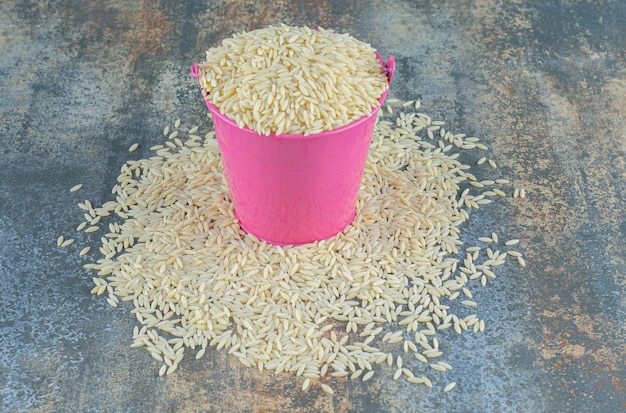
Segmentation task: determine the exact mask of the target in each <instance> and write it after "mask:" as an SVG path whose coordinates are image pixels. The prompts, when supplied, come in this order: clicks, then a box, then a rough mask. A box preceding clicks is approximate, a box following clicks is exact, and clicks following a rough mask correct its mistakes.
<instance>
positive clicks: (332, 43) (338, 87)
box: [199, 25, 389, 135]
mask: <svg viewBox="0 0 626 413" xmlns="http://www.w3.org/2000/svg"><path fill="white" fill-rule="evenodd" d="M199 82H200V86H201V89H202V91H203V94H204V95H205V99H208V100H209V101H210V102H211V103H212V104H213V105H215V106H216V107H217V108H218V109H219V111H220V112H221V113H222V114H224V115H226V116H227V117H229V118H230V119H233V120H235V121H236V122H237V124H238V125H239V126H240V127H247V128H249V129H252V130H255V131H257V132H259V133H261V134H264V135H269V134H272V133H273V134H277V135H280V134H304V135H309V134H314V133H319V132H322V131H328V130H331V129H336V128H339V127H341V126H344V125H347V124H349V123H351V122H353V121H355V120H357V119H359V118H361V117H363V116H367V115H369V114H370V113H371V112H372V110H373V109H374V108H376V107H377V106H378V105H379V101H378V100H379V98H380V97H381V95H382V94H383V92H384V91H385V90H387V88H388V87H389V82H388V79H387V75H386V73H384V72H383V70H382V68H381V62H380V61H379V59H378V58H377V57H376V55H375V50H374V49H373V48H372V47H371V46H370V45H369V44H367V43H364V42H361V41H359V40H357V39H355V38H353V37H351V36H350V35H348V34H336V33H334V32H333V31H331V30H324V29H318V30H317V31H316V30H312V29H310V28H308V27H291V26H286V25H282V26H280V27H273V26H270V27H267V28H264V29H259V30H254V31H250V32H244V33H240V34H235V35H234V36H233V37H231V38H228V39H225V40H224V41H223V42H222V45H221V46H218V47H214V48H211V49H209V50H208V51H207V52H206V61H205V62H203V63H201V64H200V65H199Z"/></svg>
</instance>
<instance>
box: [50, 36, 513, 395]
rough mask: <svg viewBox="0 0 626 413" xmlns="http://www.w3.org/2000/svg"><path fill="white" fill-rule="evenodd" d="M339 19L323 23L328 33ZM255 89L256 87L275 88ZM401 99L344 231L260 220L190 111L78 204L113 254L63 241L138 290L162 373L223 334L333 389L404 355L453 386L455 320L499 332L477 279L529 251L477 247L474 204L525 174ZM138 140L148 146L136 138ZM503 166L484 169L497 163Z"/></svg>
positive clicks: (283, 125)
mask: <svg viewBox="0 0 626 413" xmlns="http://www.w3.org/2000/svg"><path fill="white" fill-rule="evenodd" d="M272 30H287V28H286V27H282V28H279V29H272ZM289 30H292V29H291V28H289ZM303 30H308V29H303ZM325 33H326V32H324V31H320V32H319V36H320V37H319V38H317V40H316V41H315V43H317V42H318V41H321V40H320V39H321V38H324V37H323V36H324V35H325ZM315 34H317V32H315ZM293 36H296V34H295V33H294V34H293ZM330 37H331V38H336V37H337V36H336V35H333V36H330ZM290 40H291V38H284V39H283V41H285V42H287V41H289V44H291V41H290ZM295 40H297V39H296V38H294V41H295ZM309 43H310V42H309ZM304 44H306V42H304ZM366 54H371V55H373V53H366ZM263 61H265V60H263ZM224 62H225V61H224ZM224 62H222V63H224ZM250 64H252V63H250ZM376 65H377V67H378V68H380V65H379V64H378V62H376ZM226 66H227V65H226ZM204 70H205V71H208V70H210V69H209V67H208V66H206V65H205V66H204ZM206 73H208V72H205V74H206ZM228 73H229V72H227V71H224V73H222V75H223V77H222V78H221V81H223V82H224V83H228V82H229V81H230V79H232V76H233V74H232V73H231V74H228ZM300 76H302V77H303V78H304V76H305V75H304V71H303V72H302V73H300ZM329 76H331V75H329ZM311 78H314V77H313V76H311ZM203 79H204V81H205V82H206V77H203ZM307 79H308V78H307ZM216 84H217V83H216ZM266 86H267V85H266ZM266 86H263V87H262V88H261V89H263V88H264V89H267V87H266ZM283 86H284V85H283ZM245 87H246V88H248V89H247V90H250V91H251V92H250V93H252V94H254V93H260V92H259V90H261V89H255V85H252V86H245ZM285 87H288V86H285ZM289 87H293V84H292V83H289ZM279 88H280V86H279ZM271 90H272V86H270V87H269V90H268V91H267V93H268V94H267V96H266V95H262V94H261V95H259V96H262V97H263V99H261V100H257V102H258V101H261V102H266V103H267V106H265V103H264V104H263V105H264V106H263V107H261V105H259V107H257V108H255V107H254V106H252V107H249V106H246V105H247V103H245V102H240V103H239V104H237V105H235V104H233V105H231V108H236V109H233V110H234V112H235V113H239V114H241V116H242V118H241V119H242V120H245V119H248V120H250V119H256V118H255V116H256V117H259V116H260V118H259V119H261V120H262V119H263V116H264V115H263V111H264V110H269V109H268V108H269V107H275V106H272V105H274V104H275V102H276V96H274V95H273V93H272V92H271ZM279 90H280V89H279ZM381 90H382V89H381ZM333 93H334V92H333ZM377 93H378V92H377ZM251 96H252V95H251ZM270 96H273V97H270ZM303 96H304V97H306V95H304V92H303ZM321 96H324V94H323V93H322V94H321ZM214 97H215V96H214ZM304 97H303V98H302V99H303V101H307V102H308V100H306V99H304ZM218 98H219V95H218ZM264 99H265V100H264ZM221 102H224V101H221ZM218 103H220V100H219V99H217V100H216V104H218ZM388 103H389V104H390V105H388V106H387V109H388V113H387V114H383V113H381V112H379V117H382V118H381V121H379V122H378V124H377V126H376V130H375V132H374V138H373V142H372V147H371V150H370V154H369V156H368V160H367V165H366V168H365V174H364V178H363V184H364V185H363V189H362V191H361V192H360V193H359V199H358V202H357V216H356V218H355V220H354V221H353V222H352V224H351V225H349V226H348V227H347V228H346V229H345V230H344V231H342V232H341V233H339V234H337V235H336V236H334V237H332V238H331V239H328V240H325V241H320V242H314V243H311V244H307V245H302V246H297V247H280V246H277V245H270V244H267V243H265V242H262V241H259V239H257V238H256V237H255V236H254V235H250V234H246V233H244V232H243V231H242V230H241V229H240V228H239V225H238V223H237V220H236V218H235V216H234V212H233V207H232V204H231V201H230V198H229V193H228V189H227V187H226V184H225V179H224V175H223V170H222V165H221V161H220V153H219V150H218V147H217V144H216V140H215V133H214V132H213V131H209V132H208V133H206V135H204V136H202V135H201V134H200V133H199V132H198V127H197V126H194V127H191V128H189V129H187V128H183V127H182V126H181V124H180V121H176V122H175V123H174V125H173V126H174V127H173V128H172V129H170V127H169V126H168V127H166V128H165V130H164V135H165V136H166V137H167V139H166V142H165V143H164V144H163V145H155V146H153V147H152V148H151V150H152V151H153V152H154V153H153V154H151V156H149V157H147V158H144V159H139V160H133V161H128V162H127V163H126V164H124V165H123V166H122V168H121V174H120V175H119V177H118V183H117V184H116V185H115V186H114V187H113V190H112V193H113V194H114V195H115V200H111V201H107V202H104V203H103V204H102V205H101V206H94V205H92V203H91V202H89V201H88V200H85V201H83V202H79V203H78V206H79V208H80V210H81V214H83V213H84V217H85V222H82V223H81V224H80V225H79V226H78V227H77V228H76V230H77V231H78V232H82V233H81V234H79V235H78V237H77V240H78V241H79V242H80V241H83V242H85V241H88V240H89V237H92V236H94V235H98V234H97V232H99V231H101V230H100V228H101V227H105V225H107V223H108V230H109V231H108V233H106V234H104V235H103V236H102V237H101V238H100V243H101V246H100V247H99V249H98V251H99V253H100V257H99V258H95V257H93V254H95V251H93V252H90V249H89V248H88V247H83V248H81V247H76V246H75V245H74V240H73V239H65V237H64V236H60V237H59V238H58V240H56V242H57V245H59V246H63V247H65V248H78V249H77V254H79V255H80V256H85V257H86V258H88V257H91V258H93V261H92V262H90V263H87V264H85V267H86V268H89V269H92V270H94V271H96V272H97V276H96V277H94V278H93V281H94V283H95V287H94V288H93V290H92V293H94V294H98V295H101V294H106V295H108V298H107V302H108V303H109V304H110V305H112V306H114V307H116V306H117V305H118V304H119V303H120V300H121V301H122V302H130V303H132V305H133V307H134V309H133V310H132V311H131V313H132V314H134V316H135V317H136V318H137V321H138V322H139V324H140V326H136V327H135V328H134V331H133V338H134V341H133V343H132V345H131V346H132V347H144V348H146V349H147V350H148V351H149V354H150V355H151V356H152V357H153V358H154V359H156V360H158V361H159V362H161V363H163V364H162V366H161V368H160V369H159V374H160V375H167V374H171V373H173V372H174V371H175V370H176V369H177V367H178V366H179V363H180V361H181V360H182V358H183V355H184V352H185V350H186V349H195V350H196V358H201V357H202V356H203V355H204V354H205V351H206V350H207V349H208V347H210V346H213V347H216V348H217V349H218V350H219V349H222V348H223V349H227V350H228V352H229V354H231V355H232V356H234V357H236V358H237V359H238V360H239V361H240V362H241V363H242V364H243V365H245V366H248V367H255V368H258V369H259V370H264V369H267V370H272V371H274V372H275V373H276V374H278V373H281V372H288V373H291V374H294V375H295V376H298V377H299V379H298V380H299V386H301V388H302V389H303V390H306V389H308V388H309V387H310V386H311V385H313V384H316V383H317V384H319V388H320V389H321V390H322V391H324V392H326V393H329V394H333V393H334V390H333V387H334V386H335V385H336V384H340V385H342V386H343V384H341V382H340V383H337V382H336V381H334V382H333V381H331V376H332V377H333V378H334V380H339V381H341V380H344V379H342V377H347V378H351V379H359V380H363V381H367V380H370V379H372V377H373V374H374V372H375V371H376V370H379V369H380V368H376V365H377V364H385V365H388V366H393V368H392V370H391V372H392V374H393V378H394V380H397V379H400V378H404V379H405V380H406V381H407V382H409V383H413V384H418V385H426V386H428V387H431V386H432V385H433V384H432V382H431V380H430V378H432V377H433V376H432V375H431V374H429V373H430V372H440V373H436V374H444V377H445V378H444V377H442V378H440V379H438V380H437V381H438V384H441V386H442V388H443V389H444V391H445V392H447V391H450V390H452V389H453V388H454V387H455V386H456V382H451V381H450V380H449V378H450V374H451V372H450V370H451V369H452V366H451V365H450V364H448V363H446V362H445V361H443V360H442V358H443V357H444V356H445V350H446V348H447V346H446V345H445V344H440V339H441V338H442V337H441V334H444V337H445V335H446V334H449V333H450V332H451V331H452V332H456V333H457V334H462V333H464V332H466V331H474V332H479V331H483V330H484V328H485V323H484V321H483V320H481V319H480V318H479V317H478V315H476V314H475V313H473V310H474V307H475V306H476V305H477V303H476V302H475V301H473V298H472V292H471V290H470V288H471V287H472V286H474V285H475V284H479V285H482V286H485V285H487V282H488V280H490V279H493V278H495V274H494V267H496V266H499V265H502V264H504V263H505V262H506V258H507V257H514V258H516V259H517V261H518V262H519V263H520V265H522V266H524V265H525V262H524V261H523V258H522V254H521V253H520V252H518V251H515V250H513V249H511V248H510V247H513V246H515V245H516V244H518V240H517V239H512V240H509V241H501V240H499V239H498V236H497V235H496V234H488V235H489V236H485V237H479V238H478V239H477V243H476V244H475V245H474V246H471V247H468V248H465V250H464V251H463V250H462V249H461V247H462V245H463V243H462V242H461V240H460V237H459V234H460V232H461V228H460V226H461V225H462V224H463V223H464V222H465V221H466V220H467V219H469V211H470V210H471V209H475V208H479V207H480V206H481V205H484V204H488V203H490V202H491V199H495V198H499V197H503V196H505V192H504V191H502V190H501V189H498V188H497V187H498V186H503V185H508V184H509V183H510V182H509V181H508V180H506V179H495V177H494V179H485V180H482V181H479V180H478V179H477V178H476V177H475V176H474V175H473V174H472V173H470V172H469V169H470V166H469V165H466V164H463V163H461V162H460V161H459V160H458V159H457V158H458V155H459V154H458V152H457V151H456V150H459V149H463V150H470V151H471V150H486V149H487V147H486V146H484V145H483V144H481V143H479V142H478V139H477V138H473V137H466V136H465V135H464V134H460V133H456V134H453V133H451V132H450V131H447V130H445V129H444V128H443V125H444V122H441V121H434V120H432V119H431V117H430V116H428V115H426V114H424V113H420V112H417V109H418V108H419V105H420V103H419V101H418V102H414V101H410V102H406V103H405V104H403V105H402V107H400V110H401V113H399V114H398V115H395V116H394V115H392V113H394V111H393V110H392V109H391V105H393V104H395V103H398V102H397V101H395V100H389V101H388ZM371 104H374V105H375V104H376V102H375V100H374V101H372V102H371ZM278 105H279V107H280V102H279V103H278ZM294 107H295V106H294ZM221 110H224V111H225V112H226V113H228V111H229V110H230V109H228V108H224V107H223V108H222V109H221ZM272 110H273V109H272ZM362 110H363V111H365V112H366V113H367V112H368V111H369V110H371V109H368V108H367V105H364V106H362ZM245 113H247V114H248V115H247V116H248V118H246V117H245V116H244V115H243V114H245ZM291 113H293V119H291V116H289V117H288V119H289V122H287V120H285V119H284V120H283V121H282V122H278V123H276V122H274V123H273V124H272V122H266V123H263V122H256V123H255V122H251V123H250V124H248V126H250V127H255V125H257V126H259V125H265V127H266V129H263V131H262V133H276V132H283V131H290V132H293V133H305V131H306V130H310V129H308V128H309V126H310V125H309V126H307V125H306V122H307V121H308V120H309V118H308V117H306V116H304V115H303V116H298V114H297V113H296V112H291ZM329 113H331V115H332V111H329ZM342 113H343V112H342ZM346 113H347V111H346ZM235 116H236V115H235ZM250 116H251V118H250ZM354 116H357V117H360V116H362V114H359V113H358V112H357V111H355V112H354ZM385 116H388V117H392V119H391V120H387V119H385ZM341 117H342V118H344V116H343V115H342V116H341ZM328 119H331V118H328ZM332 119H333V120H332V121H330V120H329V122H328V123H325V124H324V127H326V126H328V127H334V125H335V124H334V123H333V122H335V120H337V119H338V117H337V116H332ZM345 121H349V120H348V115H346V116H345V119H344V120H343V122H345ZM339 122H342V121H339ZM270 125H273V126H270ZM272 128H276V129H275V130H273V129H272ZM299 128H304V129H299ZM185 136H186V137H185ZM131 148H132V150H133V151H135V150H137V151H138V152H139V153H141V148H138V147H137V146H136V145H133V146H131ZM481 159H482V158H481ZM479 163H480V164H482V163H483V162H479ZM489 165H490V166H491V168H486V169H487V170H486V171H483V172H482V173H483V174H487V175H488V174H490V173H491V171H492V170H493V168H495V163H493V164H492V163H491V162H490V163H489ZM463 186H465V187H466V188H465V189H462V187H463ZM489 188H491V189H489ZM81 190H84V189H82V186H81V185H80V184H79V185H75V186H74V187H72V188H71V192H73V193H75V194H76V193H79V191H81ZM92 233H93V234H92ZM77 244H78V243H77ZM468 310H470V311H468ZM446 330H447V331H446ZM429 377H430V378H429Z"/></svg>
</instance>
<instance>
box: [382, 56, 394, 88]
mask: <svg viewBox="0 0 626 413" xmlns="http://www.w3.org/2000/svg"><path fill="white" fill-rule="evenodd" d="M383 71H384V72H386V73H387V78H388V79H389V85H390V86H391V79H392V78H393V73H394V72H395V71H396V59H395V58H394V57H393V55H389V57H388V58H387V63H385V64H384V66H383Z"/></svg>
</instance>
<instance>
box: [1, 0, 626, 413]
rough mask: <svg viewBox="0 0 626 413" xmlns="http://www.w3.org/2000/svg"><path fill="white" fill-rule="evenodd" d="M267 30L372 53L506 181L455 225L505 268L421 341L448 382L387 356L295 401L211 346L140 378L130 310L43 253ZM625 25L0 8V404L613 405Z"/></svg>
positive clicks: (126, 7)
mask: <svg viewBox="0 0 626 413" xmlns="http://www.w3.org/2000/svg"><path fill="white" fill-rule="evenodd" d="M279 23H288V24H293V25H308V26H312V27H316V26H322V27H325V28H334V29H336V30H339V31H342V32H348V33H350V34H352V35H354V36H356V37H358V38H360V39H362V40H365V41H367V42H369V43H371V44H372V45H373V46H374V47H375V48H376V49H378V50H379V51H380V52H381V54H383V56H388V55H390V54H393V55H394V56H395V57H396V61H397V66H398V68H397V72H396V77H395V79H394V85H393V87H392V91H391V92H390V97H396V98H400V99H414V98H420V99H421V100H422V102H423V111H424V112H426V113H429V114H430V115H432V116H433V117H436V118H438V119H443V120H445V121H446V124H447V125H449V126H448V127H449V128H451V129H452V130H456V131H462V132H467V133H470V134H472V135H475V136H478V137H480V138H481V141H483V142H484V143H486V144H487V145H488V146H489V148H490V152H489V153H490V156H492V157H493V159H495V160H496V161H497V162H498V168H497V170H496V171H497V174H496V173H495V172H493V171H492V172H489V171H488V170H487V169H484V168H483V169H482V170H483V171H484V173H485V176H492V175H493V176H495V175H494V174H496V175H498V176H499V177H505V178H511V179H512V181H513V185H514V186H516V187H523V188H525V190H526V192H527V197H526V198H525V199H515V198H512V197H507V198H505V199H503V200H501V201H498V202H495V203H493V204H490V205H488V206H486V207H485V208H481V209H480V210H478V211H476V212H473V213H472V219H471V220H470V221H469V223H468V225H466V226H465V227H464V228H463V232H462V237H464V239H467V240H471V239H476V237H478V236H483V235H485V234H490V233H491V232H492V231H495V232H497V233H498V234H500V235H501V237H516V238H519V239H520V240H522V244H521V246H520V250H522V251H523V252H524V254H525V257H526V262H527V265H526V267H525V268H521V267H519V266H517V265H506V266H504V267H502V268H499V269H498V274H497V275H498V278H497V279H496V280H495V281H494V282H493V283H491V284H490V285H489V286H488V287H487V288H482V289H478V291H477V292H476V301H477V302H478V303H479V307H478V308H477V310H476V311H477V313H478V314H479V315H480V317H482V318H483V319H484V320H485V322H486V327H487V328H486V331H485V332H484V333H481V334H464V335H462V336H456V335H454V334H450V335H448V336H446V337H445V339H444V340H443V345H445V349H446V352H447V354H448V359H449V360H453V364H454V370H453V371H452V372H450V373H448V376H447V380H449V381H456V382H457V383H458V384H457V388H456V389H455V390H454V391H453V392H450V393H447V394H443V393H442V388H443V385H445V382H443V381H441V380H439V379H438V380H439V382H438V383H437V384H438V386H436V387H435V388H433V389H428V388H425V387H423V386H414V385H411V384H409V383H407V382H406V381H403V380H398V381H393V380H392V376H393V371H392V370H391V369H390V368H389V369H386V370H385V369H383V370H382V372H381V373H380V374H377V375H375V376H374V378H373V379H372V380H370V381H368V382H366V383H363V382H360V381H340V382H338V384H336V385H335V390H336V395H335V396H333V397H330V396H328V395H326V394H324V393H322V392H321V391H320V390H319V388H317V387H316V388H313V389H311V390H310V391H309V392H307V393H302V392H301V391H300V389H299V388H300V385H301V382H300V381H297V380H295V379H294V378H293V377H292V376H288V375H280V376H275V375H274V374H273V372H270V373H268V372H259V371H258V370H253V369H248V368H245V367H243V366H241V365H240V364H239V363H238V361H237V360H236V359H234V358H233V357H231V356H229V355H228V354H227V353H226V352H225V351H217V350H214V349H213V350H211V351H207V354H206V355H205V357H204V358H202V359H201V360H194V359H193V357H192V356H188V357H187V358H186V359H185V360H184V361H183V362H182V363H181V366H180V368H179V371H178V372H177V373H175V374H173V375H171V376H169V377H167V378H161V377H159V376H158V370H159V367H160V365H159V364H158V363H157V362H155V361H154V360H153V359H152V358H151V357H149V354H148V353H147V352H146V351H143V350H138V349H132V348H130V347H129V346H130V344H131V342H132V336H131V334H132V329H133V327H134V326H135V324H136V320H135V319H134V317H133V316H132V315H130V314H129V310H130V306H126V305H120V306H119V307H118V308H112V307H110V306H109V305H108V304H107V303H106V301H105V299H104V298H103V297H96V296H92V295H91V294H90V293H89V291H90V290H91V288H92V281H91V276H92V274H91V273H90V272H88V271H87V270H85V269H83V268H82V265H83V263H84V262H85V260H82V259H81V257H79V256H78V250H79V248H78V247H75V248H68V249H59V248H58V247H57V246H56V239H57V236H58V235H60V234H65V235H66V236H68V235H70V236H73V235H72V234H74V229H75V227H76V225H77V224H78V223H80V222H81V217H82V213H81V211H80V210H79V209H78V208H77V207H76V203H77V202H78V201H82V200H83V199H85V198H88V199H90V200H91V201H92V202H97V203H102V202H105V201H107V200H109V199H111V194H110V189H111V187H112V186H113V185H114V183H115V179H116V177H117V174H118V171H119V168H120V166H121V165H122V164H123V163H124V162H125V161H126V160H128V159H129V158H131V159H138V158H139V157H145V156H149V150H148V148H149V147H150V146H152V145H155V144H157V143H160V142H161V141H162V140H163V136H162V134H161V131H162V128H163V127H164V126H165V125H167V124H170V123H173V121H174V120H175V119H177V118H180V119H182V121H183V123H185V124H189V125H191V124H198V123H202V122H203V121H204V119H206V107H205V105H204V103H203V102H202V100H201V99H200V96H199V92H198V90H197V87H196V84H195V83H194V80H193V79H192V78H191V77H190V76H189V66H190V64H191V63H193V62H194V61H196V60H201V59H202V58H203V56H204V51H205V50H206V49H207V48H208V47H211V46H213V45H216V44H217V43H218V42H219V41H220V40H221V39H223V38H225V37H228V36H230V35H231V34H233V33H234V32H236V31H242V30H251V29H255V28H260V27H264V26H266V25H269V24H279ZM625 28H626V3H625V2H623V1H617V0H616V1H600V0H597V1H593V0H590V1H574V0H571V1H565V0H564V1H549V2H546V1H531V0H516V1H495V0H477V1H403V0H388V1H385V2H382V1H381V2H379V1H373V0H368V1H359V2H351V1H345V0H337V1H328V0H326V1H316V2H305V1H286V0H275V1H271V2H270V1H261V2H248V1H224V0H222V1H207V2H204V1H166V0H163V1H158V2H150V1H144V0H138V1H106V2H99V1H93V0H85V1H68V0H60V1H36V0H33V1H15V2H12V1H3V2H0V51H2V53H1V54H0V166H1V168H0V306H1V307H0V411H6V412H22V411H24V412H142V411H145V412H204V411H206V412H274V411H285V412H287V411H294V412H296V411H298V412H316V411H324V412H382V411H384V412H439V411H447V412H618V411H624V410H626V367H625V360H626V344H625V340H624V338H625V337H626V317H625V314H626V311H625V300H624V297H625V294H624V293H625V287H624V286H625V279H626V278H625V274H626V269H625V267H624V265H625V260H626V243H625V242H624V239H625V237H626V214H625V212H624V211H625V208H624V200H625V198H626V158H625V157H626V134H625V132H624V131H625V129H626V128H625V126H626V125H625V123H626V36H625V35H624V29H625ZM135 142H139V144H140V149H139V150H138V151H137V152H135V153H133V154H129V153H128V151H127V149H128V147H129V146H130V145H131V144H132V143H135ZM472 156H476V159H477V157H478V155H477V154H475V155H471V156H470V155H468V158H466V159H467V160H468V161H472V162H475V159H474V158H472ZM489 173H491V174H492V175H488V174H489ZM79 182H80V183H83V184H84V188H83V189H82V190H81V192H80V193H79V194H80V195H77V194H70V193H69V192H68V189H69V188H70V187H71V186H72V185H74V184H75V183H79ZM509 192H510V191H509ZM76 239H77V241H76V242H77V244H81V245H92V247H96V246H97V245H96V243H95V242H94V241H93V239H92V241H89V240H88V239H89V238H88V237H86V236H84V234H82V235H76ZM89 242H91V244H89Z"/></svg>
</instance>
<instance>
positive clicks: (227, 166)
mask: <svg viewBox="0 0 626 413" xmlns="http://www.w3.org/2000/svg"><path fill="white" fill-rule="evenodd" d="M376 56H377V57H378V59H379V60H380V63H381V66H382V68H383V70H384V71H385V72H386V73H387V76H388V78H389V85H391V79H392V77H393V72H394V70H395V61H394V58H393V56H389V59H388V60H387V63H385V61H384V60H383V58H382V56H381V55H380V54H379V53H376ZM191 73H192V75H193V76H194V77H195V78H198V76H199V74H198V64H197V63H196V64H194V65H193V66H192V67H191ZM387 91H388V89H387V90H385V92H383V94H382V95H381V97H380V99H379V105H378V106H377V107H376V108H374V110H372V112H371V113H370V114H369V115H368V116H364V117H362V118H360V119H358V120H356V121H354V122H352V123H350V124H348V125H345V126H342V127H340V128H337V129H334V130H330V131H325V132H321V133H317V134H312V135H307V136H304V135H274V134H270V135H268V136H265V135H261V134H259V133H258V132H256V131H253V130H251V129H248V128H241V127H239V126H238V125H237V123H236V122H235V121H234V120H232V119H230V118H228V117H226V116H224V115H223V114H222V113H220V111H219V110H218V109H217V107H215V106H214V105H213V104H212V103H211V102H209V101H208V100H205V102H206V105H207V106H208V108H209V111H210V112H211V115H212V117H213V124H214V127H215V136H216V138H217V142H218V146H219V150H220V154H221V157H222V164H223V166H224V173H225V175H226V182H227V184H228V188H229V191H230V196H231V199H232V202H233V206H234V210H235V216H236V217H237V219H238V220H239V225H240V226H241V228H242V229H243V230H244V231H245V232H247V233H250V234H254V235H255V236H256V237H257V238H259V239H261V240H263V241H265V242H268V243H271V244H277V245H281V246H284V245H300V244H306V243H309V242H313V241H320V240H323V239H327V238H330V237H332V236H334V235H336V234H337V233H339V232H341V231H342V230H344V229H345V228H346V227H347V226H348V225H350V223H351V222H352V220H353V219H354V216H355V214H356V201H357V196H358V193H359V188H360V185H361V178H362V177H363V171H364V169H365V162H366V159H367V153H368V151H369V147H370V143H371V141H372V136H373V132H374V126H375V124H376V115H377V113H378V110H379V109H380V107H381V106H382V104H383V103H384V101H385V98H386V97H387Z"/></svg>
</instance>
